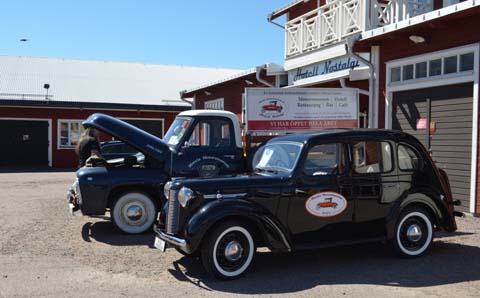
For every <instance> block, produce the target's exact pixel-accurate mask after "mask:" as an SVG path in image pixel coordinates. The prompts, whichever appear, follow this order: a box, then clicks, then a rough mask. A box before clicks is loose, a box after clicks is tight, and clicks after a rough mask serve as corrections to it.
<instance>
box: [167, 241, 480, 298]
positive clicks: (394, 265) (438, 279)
mask: <svg viewBox="0 0 480 298" xmlns="http://www.w3.org/2000/svg"><path fill="white" fill-rule="evenodd" d="M478 256H480V248H479V247H475V246H468V245H461V244H454V243H447V242H443V241H441V240H437V241H436V242H434V244H433V245H432V247H431V249H430V251H429V252H428V253H427V254H426V255H425V256H423V257H421V258H416V259H401V258H397V257H396V256H395V255H394V254H393V252H392V251H391V250H390V249H389V247H388V246H386V245H383V244H380V243H378V244H368V245H358V246H349V247H342V248H335V249H323V250H318V251H309V252H299V253H293V254H284V255H276V254H273V253H269V252H262V253H257V255H256V256H255V259H254V263H253V266H252V268H251V270H250V271H249V272H247V273H246V275H245V276H243V277H241V278H240V279H237V280H233V281H228V282H222V281H217V280H215V279H213V278H212V277H210V276H209V275H207V273H206V272H205V271H204V269H203V268H202V266H201V264H200V260H199V259H195V258H189V257H183V258H181V259H180V260H178V261H177V262H175V264H174V268H175V269H171V270H169V271H170V273H171V274H172V275H173V276H174V277H175V278H176V279H178V280H179V281H184V282H190V283H193V284H195V285H197V286H201V287H204V286H203V285H205V286H206V287H207V288H210V289H212V290H216V291H223V292H229V293H240V294H248V295H256V294H280V293H293V292H297V291H303V290H306V289H310V288H313V287H316V286H319V285H339V284H340V285H341V284H371V285H384V286H398V287H429V286H437V285H445V284H453V283H461V282H465V281H475V280H479V279H480V258H479V257H478ZM182 269H183V270H182Z"/></svg>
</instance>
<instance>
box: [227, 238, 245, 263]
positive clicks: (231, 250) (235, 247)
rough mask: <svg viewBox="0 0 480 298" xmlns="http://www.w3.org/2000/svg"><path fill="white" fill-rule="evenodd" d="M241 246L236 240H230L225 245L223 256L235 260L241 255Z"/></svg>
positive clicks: (231, 260)
mask: <svg viewBox="0 0 480 298" xmlns="http://www.w3.org/2000/svg"><path fill="white" fill-rule="evenodd" d="M242 253H243V248H242V245H241V244H240V243H238V242H237V241H230V242H229V243H228V244H227V246H226V247H225V258H226V259H227V260H228V261H230V262H235V261H237V260H239V259H240V258H241V257H242Z"/></svg>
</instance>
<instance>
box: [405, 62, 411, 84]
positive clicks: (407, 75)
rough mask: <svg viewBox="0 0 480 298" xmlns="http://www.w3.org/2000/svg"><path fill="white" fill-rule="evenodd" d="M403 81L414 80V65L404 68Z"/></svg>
mask: <svg viewBox="0 0 480 298" xmlns="http://www.w3.org/2000/svg"><path fill="white" fill-rule="evenodd" d="M403 80H404V81H408V80H413V64H410V65H405V66H404V67H403Z"/></svg>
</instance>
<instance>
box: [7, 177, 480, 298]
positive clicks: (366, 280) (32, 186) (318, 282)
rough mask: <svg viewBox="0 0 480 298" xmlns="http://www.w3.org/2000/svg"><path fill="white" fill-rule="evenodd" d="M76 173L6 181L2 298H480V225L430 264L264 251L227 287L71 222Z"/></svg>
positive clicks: (357, 254)
mask: <svg viewBox="0 0 480 298" xmlns="http://www.w3.org/2000/svg"><path fill="white" fill-rule="evenodd" d="M73 179H74V173H70V172H43V173H42V172H38V173H0V297H9V298H10V297H82V298H84V297H92V296H94V295H101V297H133V296H138V297H159V296H161V297H184V296H187V295H188V296H190V297H203V296H208V297H225V296H248V297H252V296H266V297H272V296H283V297H292V296H293V295H295V296H296V297H321V296H324V297H325V296H327V297H344V296H346V295H348V296H351V297H369V298H370V297H387V296H388V297H449V298H450V297H478V295H479V293H480V235H479V231H480V218H472V217H467V218H464V219H459V220H458V225H459V231H458V232H457V233H456V234H455V235H448V236H447V235H439V237H437V238H436V240H435V242H434V244H433V246H432V248H431V250H430V252H429V253H428V254H427V255H426V256H425V257H423V258H419V259H414V260H403V259H398V258H396V257H395V256H394V255H393V253H392V252H391V251H390V250H389V249H388V247H386V246H384V245H382V244H369V245H360V246H351V247H343V248H335V249H326V250H321V251H316V252H309V253H297V254H290V255H274V254H271V253H269V252H268V251H266V250H262V251H260V252H259V253H258V254H257V256H256V259H255V262H254V265H253V268H252V270H250V271H249V272H248V273H247V275H245V276H244V277H243V278H242V279H239V280H235V281H230V282H219V281H216V280H214V279H212V278H210V277H209V276H208V275H207V274H206V273H205V272H204V271H203V269H202V267H201V265H200V263H199V262H197V261H196V260H192V259H190V258H185V257H182V256H181V255H180V254H179V253H177V252H176V251H174V250H168V251H167V253H165V254H162V253H160V252H158V251H156V250H155V249H153V234H146V235H140V236H126V235H121V234H119V233H117V232H116V231H115V230H114V228H113V226H112V225H111V224H110V222H109V221H108V220H105V219H104V218H88V217H82V216H75V217H73V218H72V217H70V216H69V215H68V212H67V205H66V202H65V194H66V190H67V188H68V187H69V185H70V184H71V182H72V181H73Z"/></svg>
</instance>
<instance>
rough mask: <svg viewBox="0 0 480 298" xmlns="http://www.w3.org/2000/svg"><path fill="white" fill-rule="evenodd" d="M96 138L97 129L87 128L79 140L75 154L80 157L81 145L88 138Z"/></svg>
mask: <svg viewBox="0 0 480 298" xmlns="http://www.w3.org/2000/svg"><path fill="white" fill-rule="evenodd" d="M89 137H92V138H95V128H91V127H89V128H87V129H85V130H84V131H83V133H82V135H81V136H80V139H78V142H77V146H76V147H75V153H77V155H78V156H80V145H81V144H82V142H83V141H84V140H85V139H86V138H89Z"/></svg>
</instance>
